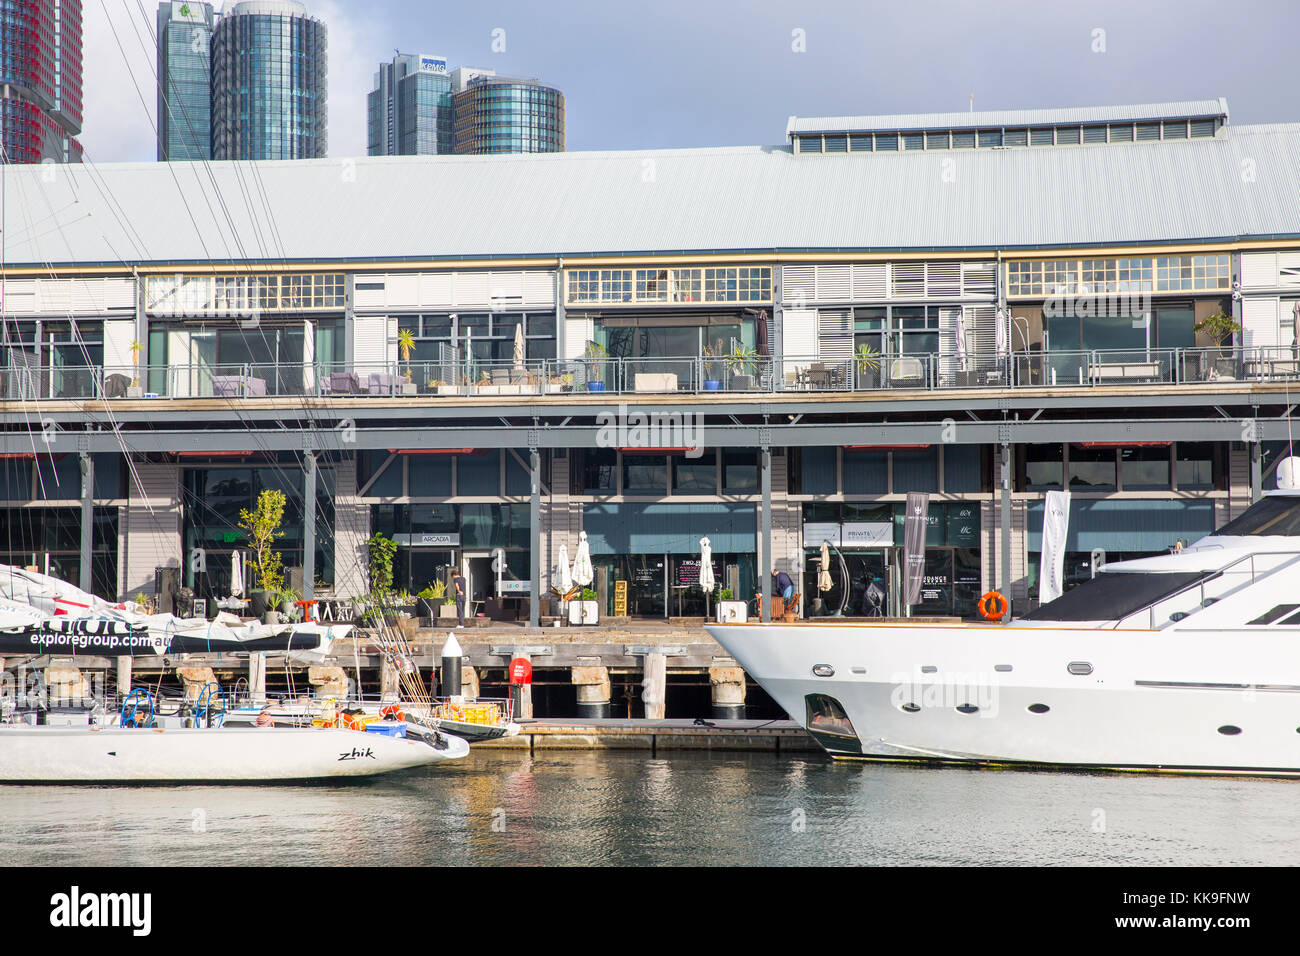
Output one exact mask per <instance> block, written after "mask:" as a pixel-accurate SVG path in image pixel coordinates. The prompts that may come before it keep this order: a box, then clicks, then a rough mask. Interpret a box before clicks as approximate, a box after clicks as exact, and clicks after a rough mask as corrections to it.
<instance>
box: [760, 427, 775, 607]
mask: <svg viewBox="0 0 1300 956" xmlns="http://www.w3.org/2000/svg"><path fill="white" fill-rule="evenodd" d="M760 455H761V456H762V461H761V463H760V469H761V471H762V478H763V480H762V489H763V579H762V580H761V581H759V582H758V593H759V594H762V595H765V597H764V598H763V623H764V624H766V623H768V622H769V621H771V620H772V449H771V448H769V447H767V446H764V447H763V449H762V451H761V452H760Z"/></svg>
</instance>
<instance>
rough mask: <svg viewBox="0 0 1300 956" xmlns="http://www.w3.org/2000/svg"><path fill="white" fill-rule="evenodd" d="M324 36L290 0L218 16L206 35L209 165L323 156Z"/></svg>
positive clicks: (262, 0) (269, 0) (256, 1)
mask: <svg viewBox="0 0 1300 956" xmlns="http://www.w3.org/2000/svg"><path fill="white" fill-rule="evenodd" d="M327 32H328V31H327V30H326V27H325V24H324V23H322V22H321V21H320V20H317V19H316V18H315V17H311V16H309V15H308V14H307V8H306V7H305V6H304V5H303V4H301V3H295V2H292V0H245V2H243V3H236V4H235V5H234V7H233V8H231V9H230V10H229V11H225V12H223V14H222V16H221V18H220V19H219V20H218V21H217V28H216V30H215V32H214V33H213V35H212V158H213V159H315V158H319V157H322V156H324V155H325V153H326V151H327V149H328V146H329V136H328V127H327V110H326V106H327V103H326V90H327V83H326V69H327V64H326V49H327Z"/></svg>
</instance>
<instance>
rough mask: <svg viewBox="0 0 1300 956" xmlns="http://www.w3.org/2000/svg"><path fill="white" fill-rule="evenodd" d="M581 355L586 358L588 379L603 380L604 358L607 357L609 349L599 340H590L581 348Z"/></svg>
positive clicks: (593, 380)
mask: <svg viewBox="0 0 1300 956" xmlns="http://www.w3.org/2000/svg"><path fill="white" fill-rule="evenodd" d="M582 357H583V358H585V359H586V360H587V379H588V381H592V382H600V381H603V380H604V378H605V359H607V358H609V350H608V349H606V348H605V346H603V345H601V344H600V343H599V342H597V341H594V340H592V341H589V342H588V343H587V345H586V347H585V348H583V350H582Z"/></svg>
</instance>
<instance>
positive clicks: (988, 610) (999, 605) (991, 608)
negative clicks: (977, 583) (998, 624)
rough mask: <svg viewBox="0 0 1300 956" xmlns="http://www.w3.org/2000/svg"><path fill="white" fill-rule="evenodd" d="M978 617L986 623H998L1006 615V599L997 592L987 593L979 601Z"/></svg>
mask: <svg viewBox="0 0 1300 956" xmlns="http://www.w3.org/2000/svg"><path fill="white" fill-rule="evenodd" d="M978 608H979V613H980V617H982V618H984V620H986V621H1000V620H1002V618H1003V617H1005V616H1006V613H1007V599H1006V598H1004V597H1003V596H1002V594H1001V593H1000V592H998V591H989V592H988V593H987V594H985V595H984V596H983V597H982V598H980V601H979V605H978Z"/></svg>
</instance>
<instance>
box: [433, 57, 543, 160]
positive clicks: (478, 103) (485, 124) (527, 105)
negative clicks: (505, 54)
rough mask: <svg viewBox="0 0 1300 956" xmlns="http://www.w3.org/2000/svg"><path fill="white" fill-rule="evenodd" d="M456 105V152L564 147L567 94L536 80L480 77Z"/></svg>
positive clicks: (454, 100)
mask: <svg viewBox="0 0 1300 956" xmlns="http://www.w3.org/2000/svg"><path fill="white" fill-rule="evenodd" d="M452 111H453V113H454V115H455V142H456V147H455V148H456V152H457V153H562V152H564V94H563V93H561V92H560V91H559V90H557V89H555V88H554V87H550V86H543V85H542V84H540V83H538V82H537V81H536V80H521V79H515V78H512V77H507V76H483V77H479V78H478V79H474V80H471V81H470V83H469V85H468V86H467V87H466V88H465V89H464V90H462V91H461V92H459V93H457V94H455V96H453V97H452Z"/></svg>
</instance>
